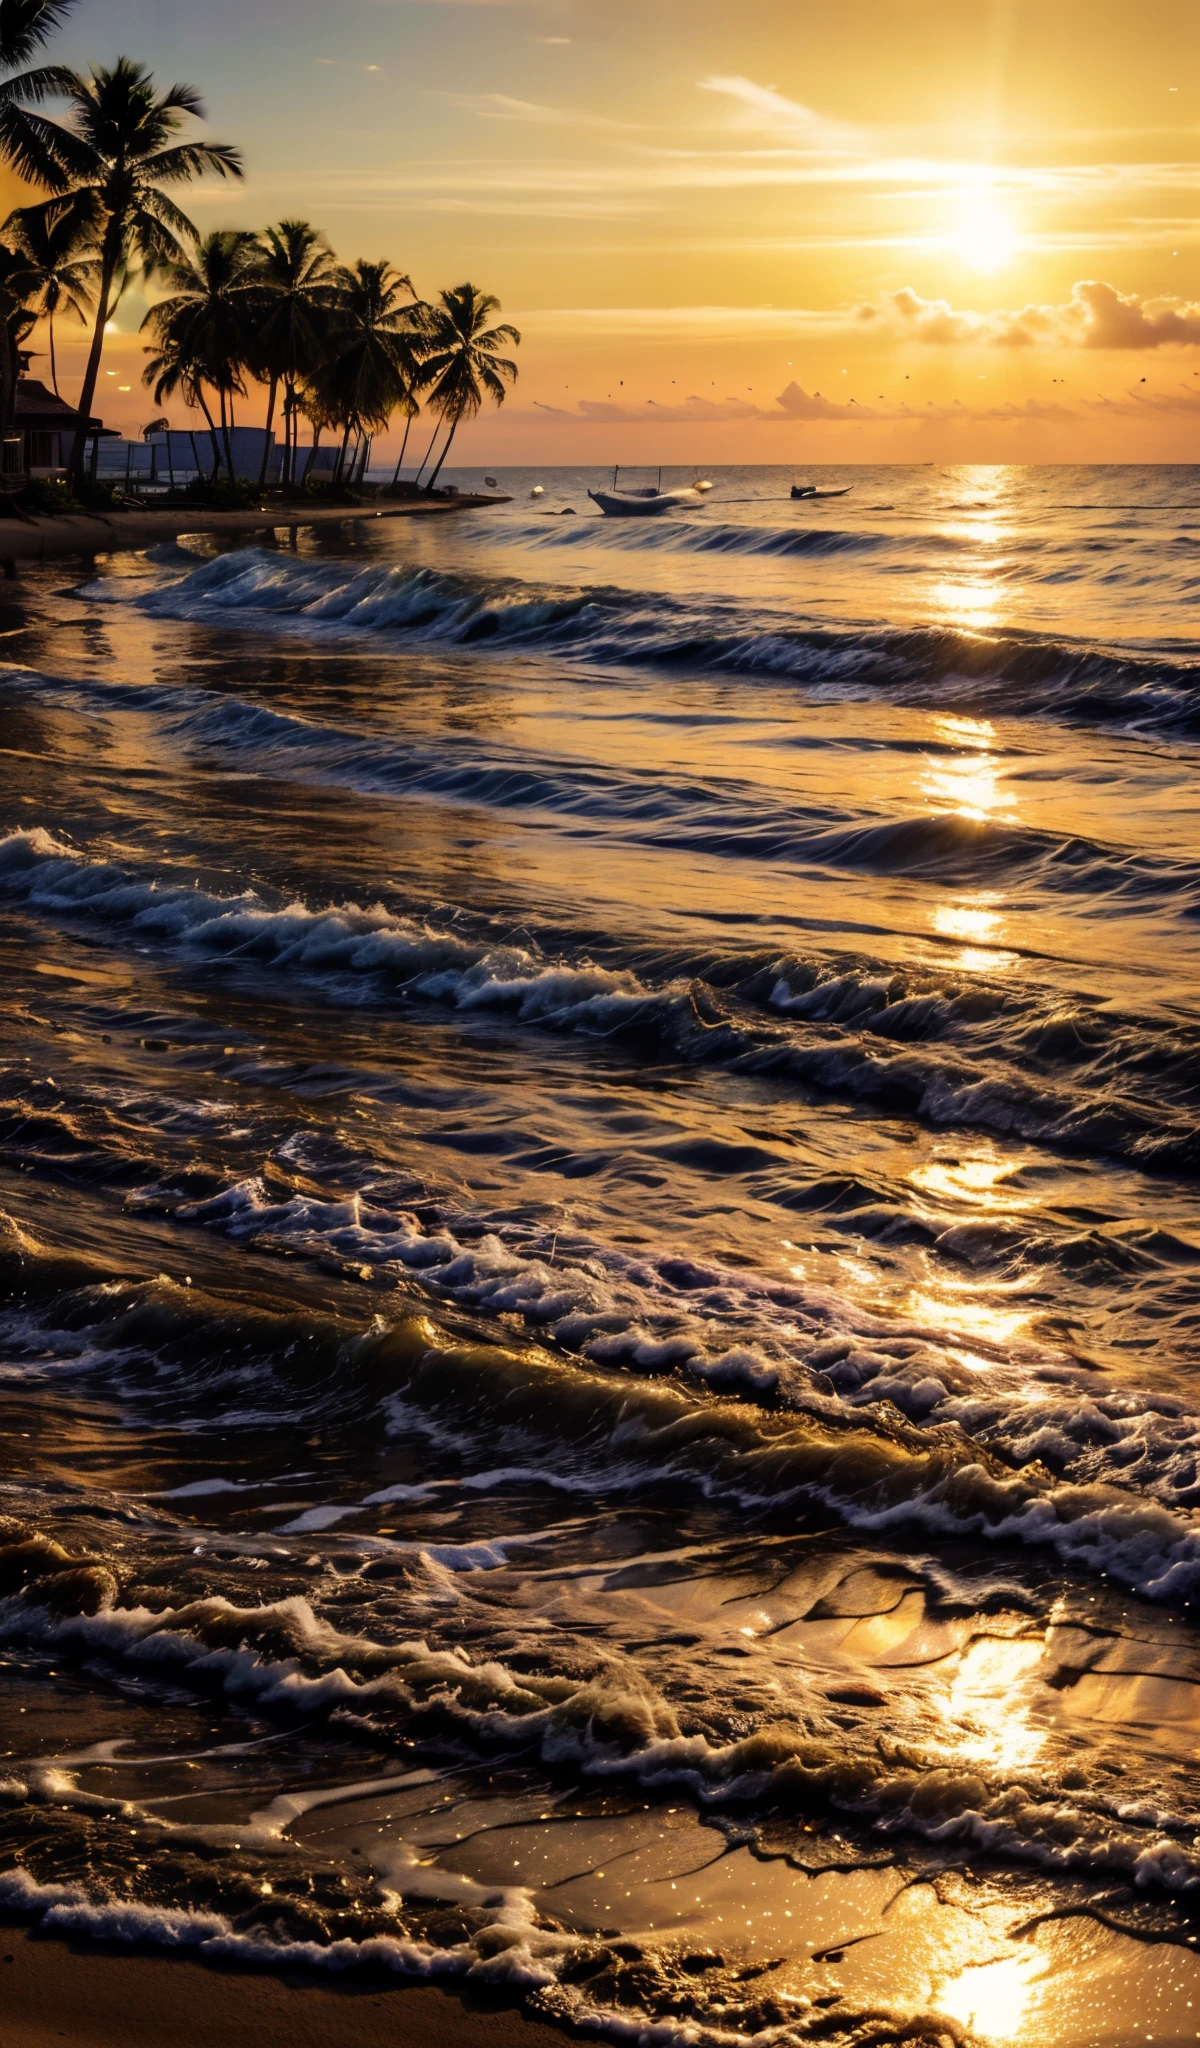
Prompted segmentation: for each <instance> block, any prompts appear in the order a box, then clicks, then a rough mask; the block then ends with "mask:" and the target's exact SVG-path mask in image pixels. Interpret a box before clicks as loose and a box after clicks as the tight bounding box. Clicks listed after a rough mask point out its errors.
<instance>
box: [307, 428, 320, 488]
mask: <svg viewBox="0 0 1200 2048" xmlns="http://www.w3.org/2000/svg"><path fill="white" fill-rule="evenodd" d="M320 445H321V429H320V426H319V424H318V422H317V421H316V420H314V421H313V437H312V447H311V448H310V449H309V451H308V461H307V462H306V463H305V465H304V481H305V483H307V482H308V479H309V477H310V476H311V475H312V473H313V465H314V463H315V462H316V459H317V450H318V448H319V447H320Z"/></svg>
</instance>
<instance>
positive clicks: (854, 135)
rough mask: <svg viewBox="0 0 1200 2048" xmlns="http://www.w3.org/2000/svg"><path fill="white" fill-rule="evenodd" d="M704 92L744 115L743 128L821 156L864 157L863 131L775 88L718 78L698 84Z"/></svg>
mask: <svg viewBox="0 0 1200 2048" xmlns="http://www.w3.org/2000/svg"><path fill="white" fill-rule="evenodd" d="M697 82H698V84H699V87H700V90H701V92H715V93H721V94H722V95H723V96H724V97H725V98H726V99H731V100H733V101H734V103H735V104H736V106H737V107H738V108H739V109H740V111H741V125H742V126H743V127H748V128H754V129H759V130H762V129H766V130H768V131H770V132H771V133H773V134H780V133H783V134H786V135H788V136H790V137H791V138H792V139H793V140H794V141H796V142H799V143H800V144H801V146H802V147H803V148H805V149H807V150H812V151H813V152H814V153H816V154H817V155H822V156H862V155H863V154H864V151H865V148H866V141H865V137H864V135H863V133H862V131H861V130H860V129H858V128H852V127H851V126H850V125H849V124H848V123H847V122H844V121H833V120H830V119H828V118H827V117H826V116H825V115H824V114H818V113H816V112H815V110H814V109H813V108H812V107H806V106H802V105H801V103H800V101H799V100H789V99H786V98H785V97H784V95H783V94H782V93H781V92H777V91H776V89H775V87H774V86H773V85H756V84H755V82H754V80H753V79H752V78H742V77H740V76H739V75H737V74H730V75H725V74H719V75H714V76H713V77H711V78H701V79H699V80H698V81H697Z"/></svg>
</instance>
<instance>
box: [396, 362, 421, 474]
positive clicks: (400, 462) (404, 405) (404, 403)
mask: <svg viewBox="0 0 1200 2048" xmlns="http://www.w3.org/2000/svg"><path fill="white" fill-rule="evenodd" d="M396 410H397V411H398V412H402V413H403V414H404V439H403V440H402V441H401V443H400V453H399V455H398V456H397V457H396V467H395V469H394V470H393V471H392V484H393V486H395V485H396V484H398V483H399V481H400V472H401V470H402V469H403V468H404V456H405V451H406V449H407V447H408V437H409V435H410V433H411V432H412V423H413V421H414V420H415V419H416V418H417V417H418V416H419V414H420V411H421V408H420V406H419V404H418V403H417V388H416V385H415V384H414V385H412V386H411V387H410V389H409V390H408V391H406V392H405V394H404V397H403V398H402V399H401V400H400V403H399V405H398V406H397V408H396Z"/></svg>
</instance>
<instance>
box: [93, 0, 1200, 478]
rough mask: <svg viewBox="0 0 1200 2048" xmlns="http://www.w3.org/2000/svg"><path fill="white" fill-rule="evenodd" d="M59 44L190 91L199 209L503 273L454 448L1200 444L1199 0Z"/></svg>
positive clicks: (108, 395) (719, 11)
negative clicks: (512, 333)
mask: <svg viewBox="0 0 1200 2048" xmlns="http://www.w3.org/2000/svg"><path fill="white" fill-rule="evenodd" d="M61 47H62V51H63V54H64V55H67V56H69V57H70V58H71V59H72V60H74V61H77V62H82V61H83V60H85V59H87V58H96V59H98V60H104V59H107V58H111V57H112V56H114V55H115V54H116V53H117V52H118V50H127V51H129V52H130V53H131V54H134V55H137V56H141V57H143V58H144V60H145V61H147V62H149V63H150V64H151V65H153V67H154V68H155V70H156V72H157V73H158V74H159V75H160V76H161V77H162V78H163V79H164V80H165V79H166V78H167V76H168V75H169V76H171V77H175V76H178V75H182V76H184V77H186V78H188V79H190V80H192V81H193V82H195V83H196V84H198V85H199V86H201V87H202V88H203V89H204V91H205V92H206V94H207V96H208V98H209V102H210V106H211V110H212V127H213V131H214V133H217V134H219V135H220V136H221V137H222V138H224V139H229V140H233V141H236V142H239V143H240V144H241V145H242V146H243V148H244V149H245V151H246V155H247V159H248V164H249V169H250V176H249V178H248V180H247V182H246V184H245V186H244V187H243V188H241V189H240V190H239V191H238V192H236V193H235V194H231V193H229V192H228V191H225V190H207V191H204V192H202V193H199V194H196V195H194V200H193V202H192V208H191V210H192V212H193V215H194V217H195V218H196V219H197V220H198V221H200V222H201V223H202V224H203V225H204V226H206V227H207V226H214V225H217V224H218V223H221V224H224V223H230V224H238V225H257V224H259V223H261V222H263V221H265V220H268V219H276V218H279V217H280V216H281V215H285V214H303V215H305V216H306V217H308V218H310V219H312V220H314V221H315V222H317V223H318V224H320V225H322V226H323V227H324V228H325V229H326V231H327V232H328V233H329V235H330V237H331V239H332V240H333V241H334V243H335V245H336V247H337V248H338V250H339V253H340V254H342V255H343V256H345V257H347V258H352V257H355V256H358V255H364V256H372V257H373V256H377V255H382V254H387V255H388V256H390V257H391V258H392V259H393V260H394V261H395V262H397V263H398V264H400V265H401V266H402V267H403V268H404V269H406V270H409V271H411V273H412V276H413V279H414V282H415V284H416V285H417V287H418V289H419V290H420V291H422V292H423V293H429V292H432V291H433V290H434V289H436V287H438V286H439V285H442V284H453V283H457V282H459V281H460V280H461V279H462V278H464V277H469V278H471V279H472V280H473V281H474V282H475V283H477V284H479V285H481V286H484V287H486V288H488V289H490V290H492V291H495V292H496V293H497V294H498V295H499V296H500V298H501V299H502V301H503V304H504V314H505V317H506V318H510V319H513V320H515V321H516V322H517V324H518V325H519V326H520V327H521V329H522V331H523V335H524V344H523V347H522V349H521V351H520V363H521V376H520V381H519V384H518V386H517V389H516V391H515V393H514V394H513V396H512V397H511V398H510V400H509V401H508V403H507V405H506V406H505V408H504V411H503V413H502V414H500V415H499V416H497V415H495V414H491V415H489V416H488V417H487V418H485V419H484V420H483V421H481V422H480V423H479V425H478V426H477V427H476V428H475V429H473V430H471V433H470V436H469V437H466V436H464V442H463V449H464V459H471V458H472V457H474V458H476V459H478V460H481V461H485V462H497V463H503V462H508V463H512V462H517V461H522V460H525V461H531V462H535V463H551V462H568V461H586V462H589V463H592V462H595V463H597V464H601V465H602V464H604V463H606V462H612V461H618V460H619V461H622V462H634V461H641V462H646V463H656V462H660V461H661V462H673V461H683V462H687V461H693V460H695V461H698V462H704V463H709V464H714V463H718V462H721V461H729V462H732V461H750V462H785V463H788V462H802V461H808V462H814V461H821V460H824V461H880V460H902V461H929V460H936V461H947V460H960V461H1003V460H1008V461H1034V462H1037V461H1072V460H1077V461H1090V460H1104V459H1109V460H1125V461H1138V460H1147V461H1163V460H1166V461H1189V460H1196V459H1200V276H1198V275H1197V264H1198V258H1200V231H1198V228H1200V211H1198V206H1197V200H1198V196H1200V62H1198V61H1197V60H1198V59H1200V7H1197V6H1196V5H1195V4H1194V0H1191V4H1183V0H1142V4H1140V5H1138V6H1133V5H1131V4H1123V5H1118V4H1116V0H839V4H832V0H822V4H819V5H814V4H810V0H338V4H337V5H336V6H335V5H332V4H330V0H205V5H204V6H203V7H202V8H200V9H197V8H195V7H194V6H185V5H184V4H183V0H83V4H81V6H80V8H79V11H78V13H77V15H76V17H75V20H74V23H73V25H72V26H71V28H70V30H69V32H68V33H67V34H65V35H64V37H63V38H62V39H61ZM140 310H141V308H140V306H139V304H138V302H137V301H136V300H133V299H131V300H130V302H129V304H128V305H127V306H126V307H125V308H123V310H122V314H121V317H120V322H119V324H120V325H121V327H122V328H125V329H128V328H129V327H130V326H135V325H136V319H137V317H138V315H139V314H140ZM139 348H140V344H139V343H138V342H137V341H136V339H134V338H133V337H132V336H129V335H127V334H122V335H121V336H118V337H116V338H115V340H114V352H113V355H112V357H111V360H110V361H109V362H108V363H107V365H106V368H107V370H110V371H114V372H115V374H114V375H112V376H105V377H103V378H102V380H101V381H102V384H103V385H104V386H105V387H106V389H105V393H104V404H105V409H106V416H107V417H108V418H109V419H110V420H111V421H112V422H113V423H115V424H118V425H123V426H134V425H137V424H140V423H141V421H142V420H143V419H145V418H149V417H150V414H151V412H152V411H153V407H152V406H151V405H150V404H149V401H148V396H147V394H145V393H143V392H142V391H141V390H140V389H139V387H138V381H137V379H138V369H139V360H138V356H139ZM67 358H68V362H69V364H70V365H71V366H72V367H74V366H75V365H77V364H78V363H79V360H80V350H79V347H78V344H77V343H75V344H74V345H72V346H69V348H68V350H67ZM126 384H128V385H129V387H130V388H129V391H128V392H127V393H122V392H121V391H120V388H119V387H120V386H122V385H126ZM68 387H69V377H68V378H67V379H64V388H68ZM180 423H181V424H182V418H181V420H180Z"/></svg>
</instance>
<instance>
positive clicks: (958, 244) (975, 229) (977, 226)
mask: <svg viewBox="0 0 1200 2048" xmlns="http://www.w3.org/2000/svg"><path fill="white" fill-rule="evenodd" d="M951 246H952V247H953V248H954V249H955V250H956V251H957V252H958V255H959V256H960V257H961V258H962V261H963V262H964V263H967V264H969V265H970V267H971V269H972V270H1002V269H1003V268H1004V265H1005V264H1006V263H1010V262H1011V261H1012V258H1013V256H1014V254H1015V252H1016V247H1017V231H1016V229H1015V228H1014V227H1013V224H1012V222H1011V221H1010V220H1009V218H1008V216H1007V214H1004V213H1001V211H1000V208H999V207H998V206H994V205H993V204H992V202H991V200H990V199H975V200H972V201H971V203H970V204H969V205H968V206H967V207H966V208H965V209H964V211H963V215H962V218H961V220H960V222H959V225H958V227H957V229H956V230H955V232H954V234H953V235H952V236H951Z"/></svg>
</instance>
